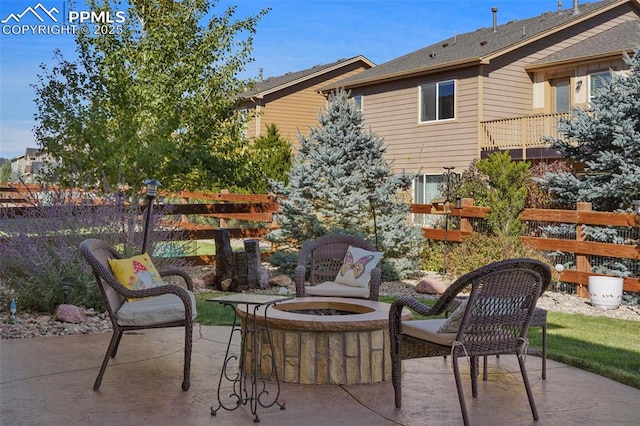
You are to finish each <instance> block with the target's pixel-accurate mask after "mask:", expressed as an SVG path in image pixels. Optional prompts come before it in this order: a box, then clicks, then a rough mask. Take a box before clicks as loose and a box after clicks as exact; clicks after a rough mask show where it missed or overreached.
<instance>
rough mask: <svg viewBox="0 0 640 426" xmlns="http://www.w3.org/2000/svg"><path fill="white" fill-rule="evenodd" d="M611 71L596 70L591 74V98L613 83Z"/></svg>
mask: <svg viewBox="0 0 640 426" xmlns="http://www.w3.org/2000/svg"><path fill="white" fill-rule="evenodd" d="M612 77H613V76H612V74H611V72H610V71H602V72H594V73H591V74H589V100H591V99H593V96H594V95H595V94H596V92H597V91H598V90H600V89H602V88H603V87H604V86H606V85H607V84H609V83H611V78H612Z"/></svg>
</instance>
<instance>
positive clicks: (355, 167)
mask: <svg viewBox="0 0 640 426" xmlns="http://www.w3.org/2000/svg"><path fill="white" fill-rule="evenodd" d="M318 122H319V123H318V126H317V127H315V128H312V129H311V132H310V134H309V136H308V137H305V136H302V135H300V136H299V137H298V139H299V143H300V148H299V150H298V154H297V155H296V156H295V157H294V162H293V167H292V168H291V171H290V174H289V183H288V184H285V183H284V182H274V184H273V191H274V193H276V194H277V195H278V197H279V199H278V201H279V203H280V206H281V213H280V214H278V215H276V221H277V222H278V223H279V224H280V229H278V230H276V231H274V232H271V233H270V234H269V235H268V236H267V237H266V238H267V239H268V240H269V241H272V242H274V243H277V244H278V245H279V246H280V247H283V248H285V249H290V250H298V249H299V248H300V247H301V246H302V244H303V243H304V242H305V241H307V240H310V239H314V238H317V237H319V236H322V235H326V234H331V233H348V234H353V235H358V236H360V237H363V238H365V239H367V240H369V241H370V242H372V243H373V244H376V243H377V246H378V249H379V250H380V251H383V252H384V259H383V276H384V277H385V279H393V278H399V277H404V276H406V275H407V274H409V273H411V272H414V271H415V270H416V269H417V266H418V265H417V261H418V252H419V249H420V244H421V240H422V238H421V235H420V229H419V228H417V227H415V226H413V225H412V224H410V222H409V203H408V202H407V201H406V200H405V199H404V197H403V194H402V191H405V190H407V189H408V188H410V185H411V179H412V176H411V175H404V176H399V175H394V174H393V171H392V167H391V163H390V162H389V161H387V160H386V159H384V157H383V156H384V153H385V151H386V148H385V147H384V143H383V140H382V139H380V138H379V137H377V136H376V135H374V134H373V133H371V132H370V131H365V130H364V125H363V119H362V114H361V113H360V111H359V110H358V109H357V108H356V107H355V104H354V102H353V101H352V100H350V99H349V93H348V92H346V91H344V90H339V91H337V92H334V93H332V94H330V96H329V104H328V107H327V109H326V110H324V111H321V112H320V114H319V117H318ZM370 196H374V197H376V198H377V201H376V202H375V214H376V224H377V237H378V238H377V242H376V229H374V221H373V214H372V213H373V212H372V208H371V206H370V201H369V197H370Z"/></svg>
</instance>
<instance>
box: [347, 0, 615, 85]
mask: <svg viewBox="0 0 640 426" xmlns="http://www.w3.org/2000/svg"><path fill="white" fill-rule="evenodd" d="M617 1H619V0H604V1H599V2H595V3H585V4H581V5H579V13H578V14H573V13H572V8H571V9H564V10H563V11H562V12H561V13H559V12H558V11H554V12H546V13H543V14H542V15H540V16H536V17H534V18H528V19H522V20H514V21H510V22H508V23H506V24H502V25H498V26H497V30H496V31H494V30H493V27H486V28H480V29H478V30H476V31H473V32H469V33H465V34H459V35H457V36H454V37H451V38H449V39H446V40H443V41H440V42H438V43H436V44H432V45H430V46H427V47H424V48H422V49H420V50H416V51H415V52H412V53H409V54H407V55H404V56H401V57H399V58H396V59H393V60H391V61H389V62H385V63H383V64H380V65H378V66H376V67H374V68H371V69H368V70H366V71H363V72H361V73H358V74H357V75H354V76H351V77H348V78H346V79H344V80H341V81H339V82H338V83H337V84H339V85H340V86H342V87H349V86H357V85H359V84H364V83H368V82H374V81H377V80H381V79H385V78H394V77H400V76H404V75H407V76H408V75H411V74H414V73H420V72H422V71H426V70H429V69H438V68H444V67H450V66H453V65H455V64H461V63H473V62H479V61H480V60H482V59H484V58H487V57H490V56H492V55H496V54H499V52H500V51H502V50H505V49H509V48H511V47H514V46H515V45H517V44H519V43H523V42H525V43H526V41H527V40H528V39H532V38H535V37H536V36H537V35H539V34H541V33H544V32H546V31H549V30H552V29H553V28H556V27H559V26H562V25H564V24H566V23H568V22H571V21H573V20H577V19H580V18H582V17H583V16H584V15H585V14H587V13H590V12H593V11H595V10H597V9H600V8H602V7H606V6H608V5H610V4H612V3H615V2H617Z"/></svg>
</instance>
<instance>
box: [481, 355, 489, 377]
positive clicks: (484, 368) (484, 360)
mask: <svg viewBox="0 0 640 426" xmlns="http://www.w3.org/2000/svg"><path fill="white" fill-rule="evenodd" d="M488 359H489V357H488V356H487V355H485V356H483V357H482V380H484V381H485V382H486V381H487V379H488V378H489V375H488V374H487V361H488Z"/></svg>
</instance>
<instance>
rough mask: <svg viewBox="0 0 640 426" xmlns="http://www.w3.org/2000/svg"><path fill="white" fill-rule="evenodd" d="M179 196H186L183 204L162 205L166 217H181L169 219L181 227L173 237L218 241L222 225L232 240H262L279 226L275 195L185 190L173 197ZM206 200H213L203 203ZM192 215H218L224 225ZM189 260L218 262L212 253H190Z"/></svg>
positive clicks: (182, 197) (183, 198) (177, 227)
mask: <svg viewBox="0 0 640 426" xmlns="http://www.w3.org/2000/svg"><path fill="white" fill-rule="evenodd" d="M175 196H179V198H181V199H182V203H181V204H165V205H163V208H162V214H163V215H165V216H169V215H180V216H181V218H180V221H179V223H176V222H174V221H172V220H170V221H167V223H168V224H170V225H172V226H173V227H175V228H176V229H178V230H177V231H175V232H174V233H173V234H172V236H171V238H172V239H174V238H175V239H176V240H215V239H216V236H217V232H218V231H217V230H218V229H220V228H224V229H225V230H226V231H225V232H228V235H229V238H232V239H245V238H255V239H262V237H264V236H265V235H266V234H268V233H269V232H270V231H271V230H273V229H274V228H276V227H277V226H276V224H275V222H274V220H273V213H276V212H277V211H278V209H279V205H278V202H277V201H276V198H275V196H273V195H259V194H229V193H228V192H227V191H221V192H220V193H217V194H214V193H204V192H189V191H183V192H181V193H179V194H174V195H173V196H172V197H175ZM194 200H196V201H197V202H194ZM203 200H204V201H209V202H208V203H202V202H201V201H203ZM191 215H193V216H203V217H213V218H217V219H219V220H220V226H211V225H203V224H198V223H193V222H192V221H190V219H189V216H191ZM231 220H236V221H242V226H236V227H229V226H228V221H231ZM185 259H187V260H188V261H190V262H192V263H193V264H196V265H207V264H214V263H215V256H208V255H196V256H187V257H185Z"/></svg>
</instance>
